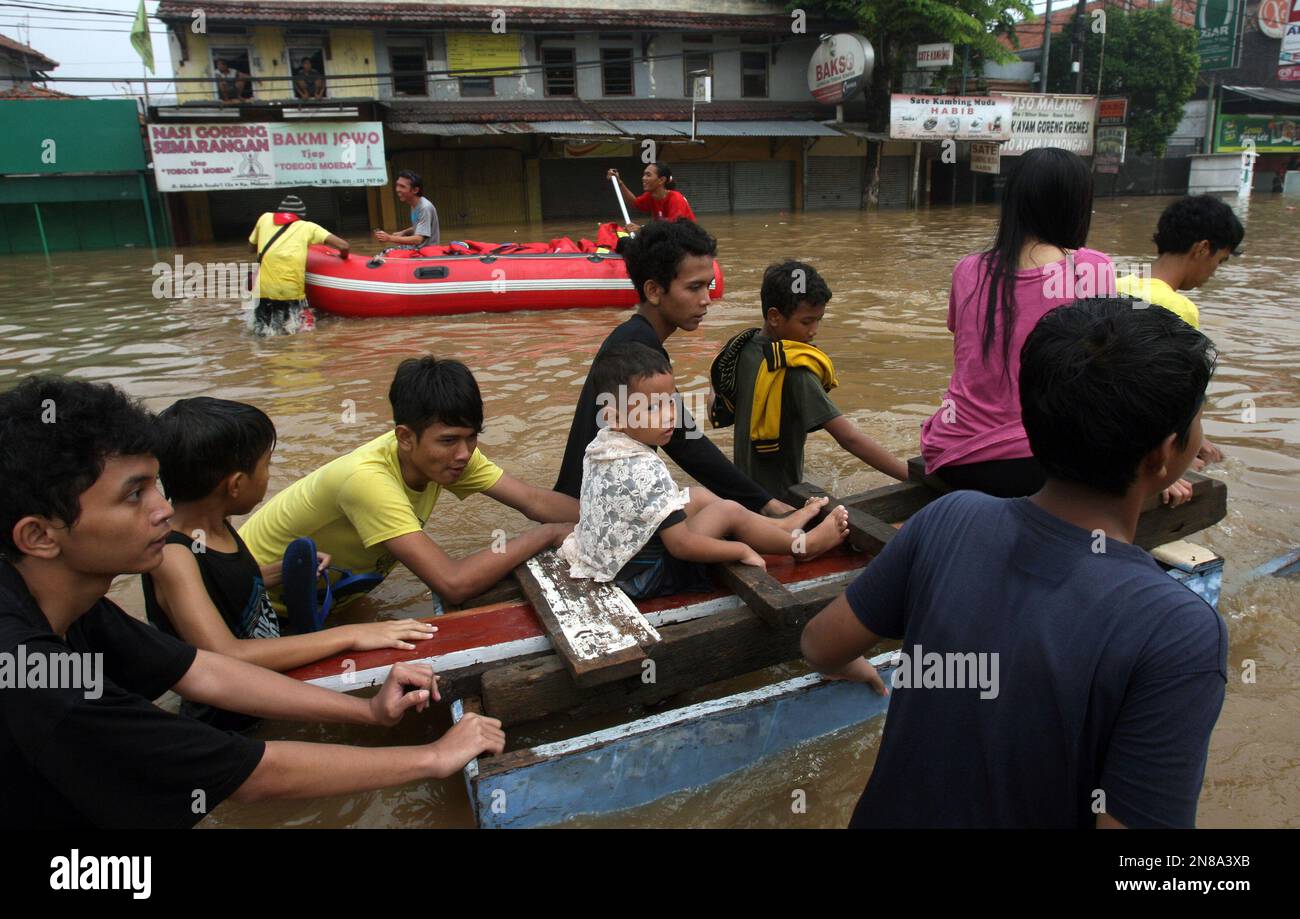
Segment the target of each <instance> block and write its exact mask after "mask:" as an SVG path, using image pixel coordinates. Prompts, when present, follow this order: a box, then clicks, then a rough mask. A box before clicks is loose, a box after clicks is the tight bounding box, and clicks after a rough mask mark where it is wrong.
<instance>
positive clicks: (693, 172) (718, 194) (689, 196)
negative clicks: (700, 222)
mask: <svg viewBox="0 0 1300 919" xmlns="http://www.w3.org/2000/svg"><path fill="white" fill-rule="evenodd" d="M673 181H674V182H675V183H676V185H677V191H679V192H681V193H682V194H683V195H685V196H686V200H687V201H689V202H690V204H691V210H693V211H694V212H695V213H696V214H726V213H728V212H729V211H730V210H731V164H730V163H682V164H681V165H680V166H673Z"/></svg>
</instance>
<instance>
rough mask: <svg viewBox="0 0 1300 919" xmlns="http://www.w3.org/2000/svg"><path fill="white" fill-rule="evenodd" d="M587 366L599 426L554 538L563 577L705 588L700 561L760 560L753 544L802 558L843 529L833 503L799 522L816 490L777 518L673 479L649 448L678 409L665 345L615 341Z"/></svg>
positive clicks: (659, 591)
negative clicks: (572, 517) (564, 527)
mask: <svg viewBox="0 0 1300 919" xmlns="http://www.w3.org/2000/svg"><path fill="white" fill-rule="evenodd" d="M591 373H592V376H593V379H594V381H595V383H596V392H597V393H598V394H599V395H598V396H597V404H598V405H600V406H602V408H601V410H600V411H601V418H600V430H599V432H598V433H597V434H596V437H595V438H594V439H593V440H592V442H591V444H590V445H589V446H588V447H587V451H586V454H585V455H584V457H583V468H582V491H581V495H580V498H579V504H580V506H581V511H580V515H581V516H580V519H579V521H578V526H577V527H576V528H575V529H574V531H573V532H572V533H571V534H569V537H568V538H567V539H566V540H565V541H564V544H563V545H562V546H561V547H560V552H561V554H562V555H563V556H564V558H565V560H566V561H568V562H569V565H570V570H569V573H570V575H571V576H572V577H576V578H592V579H594V580H597V581H615V582H617V583H618V585H619V586H620V587H622V588H623V590H625V591H626V592H627V593H628V594H629V595H631V596H632V597H633V598H634V599H648V598H650V597H653V596H661V595H663V594H667V593H674V592H677V591H679V590H689V589H701V588H707V587H708V586H709V582H708V579H707V576H706V575H705V573H704V570H703V567H702V564H703V563H707V562H743V563H745V564H747V565H756V566H758V567H766V566H765V563H764V561H763V557H762V555H761V554H760V553H765V554H768V555H793V556H795V557H797V558H801V559H807V558H812V557H814V556H817V555H820V554H821V553H823V552H825V551H827V550H828V549H831V548H833V547H835V546H837V545H839V544H840V543H842V542H843V541H844V539H845V538H846V537H847V536H848V514H847V512H846V511H845V510H844V508H842V507H837V508H835V509H834V510H833V511H831V513H830V514H828V515H827V516H826V519H825V520H823V521H822V522H821V523H820V524H819V525H818V526H816V527H814V528H813V529H812V530H810V531H808V532H807V533H805V532H804V531H803V527H804V526H805V525H807V524H808V523H809V522H810V521H811V520H812V519H813V518H815V517H816V516H817V515H818V514H819V513H820V512H821V510H822V508H823V506H824V505H825V503H826V499H825V498H821V499H819V500H814V501H810V502H808V504H807V505H805V506H804V507H803V508H800V509H799V510H797V511H795V512H794V513H793V514H791V515H790V516H788V517H785V518H783V519H779V520H778V519H773V518H770V517H764V516H762V515H760V514H755V513H754V512H752V511H749V510H746V509H745V508H744V507H741V506H740V505H739V504H737V503H736V502H734V501H726V500H722V499H720V498H719V497H718V496H717V495H715V494H713V493H712V492H710V491H709V490H708V489H706V488H701V487H698V486H693V487H691V488H685V489H681V488H678V487H677V484H676V483H675V482H674V481H673V478H672V474H671V473H670V472H669V471H668V466H667V465H666V464H665V463H664V461H663V459H662V458H661V457H660V456H659V453H658V450H657V448H658V447H660V446H662V445H664V444H666V443H667V442H668V441H669V439H670V438H671V437H672V434H673V428H674V425H675V424H676V422H677V417H678V412H677V410H676V400H677V391H676V386H675V385H674V383H673V376H672V368H671V367H670V366H669V364H668V360H667V358H666V357H665V356H664V355H662V354H660V353H657V352H656V351H654V350H653V349H651V348H648V347H646V346H645V345H642V344H635V343H629V344H620V345H615V346H613V347H611V348H609V349H607V350H606V351H605V352H604V353H603V354H602V355H600V356H599V357H598V358H597V360H596V362H595V363H594V364H593V366H592V369H591ZM727 537H730V539H728V538H727Z"/></svg>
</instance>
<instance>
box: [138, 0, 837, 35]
mask: <svg viewBox="0 0 1300 919" xmlns="http://www.w3.org/2000/svg"><path fill="white" fill-rule="evenodd" d="M652 3H653V0H650V2H649V3H646V4H641V5H638V4H635V3H629V4H628V6H627V8H625V9H592V8H589V7H582V6H573V7H560V6H551V7H535V6H502V5H501V4H497V3H485V4H481V5H465V6H434V5H433V4H421V3H366V2H360V0H352V2H347V0H340V2H330V0H326V2H319V3H310V4H309V3H301V2H298V3H293V2H275V0H269V2H265V3H263V2H257V0H207V2H205V3H204V4H203V11H204V12H205V13H206V14H207V21H208V22H217V23H241V22H247V23H270V22H283V23H304V22H313V23H339V24H352V25H356V24H370V23H385V24H391V23H403V24H407V25H422V26H437V25H442V26H484V27H487V26H489V25H491V23H492V21H493V15H494V14H495V13H496V12H498V11H501V12H504V13H505V15H506V21H507V22H509V23H512V24H518V25H521V26H525V27H527V28H530V29H535V30H538V29H540V30H545V29H554V30H564V31H583V30H586V31H590V30H592V29H602V28H624V29H680V30H684V31H691V30H696V31H709V32H747V31H755V32H786V31H788V30H789V28H790V16H789V14H788V13H784V12H777V13H772V14H760V15H747V14H736V13H696V12H686V11H683V10H656V9H646V8H645V7H646V6H650V5H652ZM774 5H775V4H774ZM193 10H194V4H193V2H191V0H162V2H161V3H160V4H159V5H158V11H157V12H156V13H155V14H154V18H156V19H161V20H163V21H164V22H173V23H174V22H179V21H182V20H184V21H187V22H188V21H189V19H190V18H191V16H192V15H193ZM837 22H839V23H840V24H843V25H851V24H852V23H851V22H849V21H847V20H845V21H843V22H840V21H839V20H831V19H814V18H812V17H809V22H808V32H809V34H812V35H816V34H817V26H819V25H826V24H831V23H837Z"/></svg>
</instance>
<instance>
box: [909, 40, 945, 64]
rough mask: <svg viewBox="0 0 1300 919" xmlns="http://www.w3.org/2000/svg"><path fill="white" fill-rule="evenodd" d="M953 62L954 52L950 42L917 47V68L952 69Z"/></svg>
mask: <svg viewBox="0 0 1300 919" xmlns="http://www.w3.org/2000/svg"><path fill="white" fill-rule="evenodd" d="M952 60H953V51H952V42H950V41H945V42H939V43H937V44H933V45H917V46H916V66H917V67H922V68H924V67H951V66H952Z"/></svg>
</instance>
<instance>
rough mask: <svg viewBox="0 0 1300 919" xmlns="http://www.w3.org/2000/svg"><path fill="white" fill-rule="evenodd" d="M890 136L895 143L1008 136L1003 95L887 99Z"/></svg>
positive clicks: (902, 95)
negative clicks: (901, 141)
mask: <svg viewBox="0 0 1300 919" xmlns="http://www.w3.org/2000/svg"><path fill="white" fill-rule="evenodd" d="M889 136H890V137H891V138H893V139H895V140H982V141H999V140H1007V139H1008V138H1010V137H1011V100H1010V99H1008V98H1006V97H1005V96H909V95H908V94H906V93H894V94H893V95H891V96H890V97H889Z"/></svg>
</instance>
